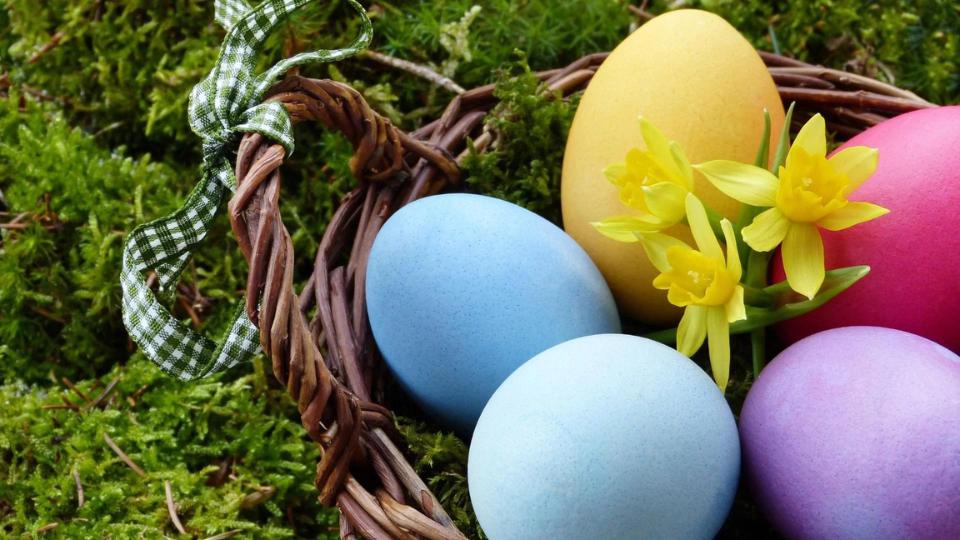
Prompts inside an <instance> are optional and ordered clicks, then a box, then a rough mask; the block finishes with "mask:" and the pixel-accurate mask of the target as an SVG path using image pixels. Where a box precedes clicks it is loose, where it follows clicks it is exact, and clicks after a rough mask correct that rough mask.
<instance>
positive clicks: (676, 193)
mask: <svg viewBox="0 0 960 540" xmlns="http://www.w3.org/2000/svg"><path fill="white" fill-rule="evenodd" d="M640 190H641V191H642V192H643V202H644V203H645V204H646V205H647V209H649V210H650V213H652V214H653V215H655V216H657V217H658V218H660V219H661V220H663V221H664V222H665V223H669V224H671V225H672V224H676V223H679V222H680V220H682V219H683V216H684V214H685V213H686V207H685V204H684V199H685V198H686V196H687V190H686V189H684V188H682V187H681V186H678V185H677V184H674V183H673V182H658V183H656V184H653V185H652V186H643V187H641V188H640Z"/></svg>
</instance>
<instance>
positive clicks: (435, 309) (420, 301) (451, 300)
mask: <svg viewBox="0 0 960 540" xmlns="http://www.w3.org/2000/svg"><path fill="white" fill-rule="evenodd" d="M366 279H367V281H366V295H367V310H368V314H369V317H370V326H371V328H372V330H373V336H374V338H375V340H376V342H377V346H378V347H379V348H380V351H381V353H382V354H383V357H384V359H385V360H386V363H387V364H388V365H389V366H390V369H391V370H392V371H393V373H394V374H395V375H396V378H397V380H398V381H399V382H400V384H401V385H403V386H404V387H405V388H406V390H407V391H408V392H409V394H410V395H411V396H412V397H413V398H414V399H415V400H416V401H417V402H419V403H420V405H421V406H422V407H423V408H424V409H426V410H427V411H428V412H429V413H431V414H432V415H434V416H435V418H436V419H438V420H439V421H440V422H441V423H443V424H445V425H447V426H450V427H453V428H454V429H456V430H457V431H459V432H460V433H461V434H464V435H469V433H470V432H471V431H472V430H473V426H474V425H475V424H476V422H477V418H478V417H479V416H480V411H481V410H483V406H484V405H485V404H486V403H487V400H488V399H489V398H490V396H491V395H493V392H494V390H496V389H497V387H498V386H499V385H500V383H501V382H503V380H504V379H506V378H507V376H508V375H510V373H512V372H513V370H514V369H516V368H517V367H518V366H519V365H520V364H522V363H523V362H525V361H526V360H527V359H529V358H530V357H532V356H534V355H535V354H537V353H539V352H541V351H543V350H545V349H547V348H549V347H552V346H553V345H556V344H558V343H562V342H564V341H566V340H568V339H572V338H575V337H580V336H585V335H590V334H596V333H601V332H619V330H620V320H619V318H618V315H617V309H616V305H615V303H614V300H613V296H612V295H611V294H610V290H609V289H608V288H607V284H606V282H605V281H604V280H603V277H602V276H601V275H600V272H599V271H598V270H597V268H596V266H595V265H594V264H593V262H592V261H591V260H590V258H589V257H588V256H587V254H586V253H585V252H584V251H583V250H582V249H581V248H580V246H578V245H577V244H576V243H575V242H574V241H573V239H571V238H570V237H569V236H567V235H566V233H564V232H563V231H562V230H560V229H559V228H558V227H556V226H555V225H553V224H552V223H550V222H549V221H547V220H546V219H544V218H542V217H540V216H538V215H536V214H534V213H533V212H530V211H528V210H525V209H523V208H521V207H519V206H517V205H514V204H511V203H508V202H505V201H502V200H499V199H494V198H491V197H484V196H480V195H469V194H448V195H437V196H433V197H427V198H425V199H421V200H419V201H416V202H414V203H412V204H409V205H407V206H405V207H403V208H401V209H400V210H399V211H398V212H397V213H396V214H394V215H393V217H391V218H390V219H389V220H388V221H387V222H386V223H385V224H384V226H383V229H382V230H381V231H380V233H379V234H378V235H377V238H376V240H375V241H374V244H373V248H372V250H371V252H370V259H369V262H368V265H367V277H366Z"/></svg>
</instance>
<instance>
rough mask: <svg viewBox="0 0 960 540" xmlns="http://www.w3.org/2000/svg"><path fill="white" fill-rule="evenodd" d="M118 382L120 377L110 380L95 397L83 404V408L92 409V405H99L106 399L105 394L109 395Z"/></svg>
mask: <svg viewBox="0 0 960 540" xmlns="http://www.w3.org/2000/svg"><path fill="white" fill-rule="evenodd" d="M118 382H120V377H117V378H115V379H113V380H112V381H110V383H109V384H107V387H106V388H104V389H103V392H101V393H100V395H99V396H97V399H95V400H93V401H91V402H90V403H88V404H86V405H84V408H85V409H92V408H94V407H99V406H100V405H101V404H102V403H103V402H104V401H105V400H106V399H107V396H109V395H110V393H111V392H113V389H114V388H116V386H117V383H118Z"/></svg>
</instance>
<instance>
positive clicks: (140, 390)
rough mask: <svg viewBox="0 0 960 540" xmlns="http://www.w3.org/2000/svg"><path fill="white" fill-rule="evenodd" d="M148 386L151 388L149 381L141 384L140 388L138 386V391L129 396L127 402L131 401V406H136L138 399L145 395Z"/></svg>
mask: <svg viewBox="0 0 960 540" xmlns="http://www.w3.org/2000/svg"><path fill="white" fill-rule="evenodd" d="M147 388H150V383H147V384H145V385H143V386H141V387H140V388H137V391H136V392H134V393H132V394H130V395H129V396H127V403H129V404H130V406H131V407H136V406H137V400H138V399H140V397H141V396H143V393H144V392H146V391H147Z"/></svg>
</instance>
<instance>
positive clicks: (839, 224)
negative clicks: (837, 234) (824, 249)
mask: <svg viewBox="0 0 960 540" xmlns="http://www.w3.org/2000/svg"><path fill="white" fill-rule="evenodd" d="M888 213H890V210H887V209H886V208H884V207H882V206H877V205H875V204H871V203H868V202H850V203H847V205H846V206H844V207H843V208H840V209H839V210H834V211H833V212H830V213H829V214H827V215H826V216H825V217H824V218H823V219H821V220H820V221H818V222H817V225H819V226H821V227H823V228H824V229H827V230H828V231H842V230H843V229H847V228H850V227H853V226H854V225H857V224H860V223H863V222H865V221H870V220H871V219H876V218H878V217H880V216H883V215H885V214H888Z"/></svg>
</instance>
